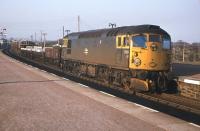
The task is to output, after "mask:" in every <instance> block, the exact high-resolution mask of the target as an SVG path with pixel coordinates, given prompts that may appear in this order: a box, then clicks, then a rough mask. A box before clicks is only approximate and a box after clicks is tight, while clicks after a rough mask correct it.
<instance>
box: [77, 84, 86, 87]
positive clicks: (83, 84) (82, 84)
mask: <svg viewBox="0 0 200 131" xmlns="http://www.w3.org/2000/svg"><path fill="white" fill-rule="evenodd" d="M78 84H79V85H81V86H84V87H88V86H86V85H84V84H81V83H78Z"/></svg>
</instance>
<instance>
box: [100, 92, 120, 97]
mask: <svg viewBox="0 0 200 131" xmlns="http://www.w3.org/2000/svg"><path fill="white" fill-rule="evenodd" d="M99 92H101V93H103V94H105V95H108V96H111V97H116V96H114V95H111V94H109V93H106V92H103V91H99Z"/></svg>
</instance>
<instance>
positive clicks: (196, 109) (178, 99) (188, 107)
mask: <svg viewBox="0 0 200 131" xmlns="http://www.w3.org/2000/svg"><path fill="white" fill-rule="evenodd" d="M6 54H7V55H9V56H11V57H14V58H18V59H19V60H22V61H24V62H28V63H30V64H33V65H34V66H39V67H42V68H43V69H48V70H49V71H50V72H60V73H61V74H62V73H63V71H62V70H60V69H55V67H54V66H48V65H45V64H41V63H39V62H36V61H34V60H30V59H27V58H25V57H20V56H16V55H14V54H10V53H9V52H6ZM13 55H14V56H13ZM66 75H68V76H72V77H77V76H74V75H73V74H69V73H67V74H66ZM78 78H80V79H82V80H86V81H88V82H94V83H96V84H99V85H102V86H105V87H110V88H112V89H117V90H119V91H121V92H124V93H127V94H133V92H130V91H126V90H123V89H122V88H119V87H116V86H111V85H108V84H106V83H101V82H99V81H97V80H93V79H89V78H87V77H83V76H79V77H78ZM135 95H136V96H138V97H140V98H144V99H147V100H150V101H153V102H156V103H160V104H164V105H167V106H170V107H173V108H175V109H180V110H183V111H186V112H190V113H194V114H197V115H200V101H198V100H193V99H189V98H186V97H182V96H178V95H176V94H167V93H162V94H151V93H144V92H137V93H136V94H135Z"/></svg>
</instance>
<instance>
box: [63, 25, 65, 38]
mask: <svg viewBox="0 0 200 131" xmlns="http://www.w3.org/2000/svg"><path fill="white" fill-rule="evenodd" d="M64 36H65V27H64V26H63V38H64Z"/></svg>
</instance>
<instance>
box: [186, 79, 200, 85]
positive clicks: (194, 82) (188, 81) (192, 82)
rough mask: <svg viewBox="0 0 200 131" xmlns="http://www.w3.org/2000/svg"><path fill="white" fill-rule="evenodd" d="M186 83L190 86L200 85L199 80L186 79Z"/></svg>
mask: <svg viewBox="0 0 200 131" xmlns="http://www.w3.org/2000/svg"><path fill="white" fill-rule="evenodd" d="M184 82H185V83H189V84H195V85H200V81H197V80H190V79H184Z"/></svg>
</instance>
